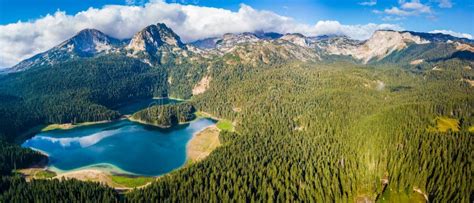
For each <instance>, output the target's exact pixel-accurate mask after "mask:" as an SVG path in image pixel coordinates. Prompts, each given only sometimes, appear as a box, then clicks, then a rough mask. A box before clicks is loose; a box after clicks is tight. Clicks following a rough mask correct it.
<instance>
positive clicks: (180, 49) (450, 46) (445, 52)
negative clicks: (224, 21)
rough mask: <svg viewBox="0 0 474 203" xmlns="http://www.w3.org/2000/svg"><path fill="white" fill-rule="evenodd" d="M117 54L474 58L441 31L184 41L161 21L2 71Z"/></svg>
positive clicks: (65, 46) (156, 58) (81, 39)
mask: <svg viewBox="0 0 474 203" xmlns="http://www.w3.org/2000/svg"><path fill="white" fill-rule="evenodd" d="M103 55H122V56H127V57H131V58H137V59H140V60H142V61H143V62H145V63H148V64H149V65H152V66H153V65H158V64H164V63H168V62H176V61H179V60H182V59H184V58H194V59H195V60H200V59H210V58H218V57H223V56H229V57H224V58H226V59H229V61H228V62H229V63H232V61H231V60H232V59H236V58H237V59H238V60H239V61H241V62H248V63H260V62H262V63H271V62H273V61H275V60H277V61H278V60H284V61H292V60H299V61H314V62H317V61H334V60H341V59H344V60H350V61H354V62H356V63H361V64H380V63H398V64H411V65H418V64H421V63H424V62H432V61H439V60H446V59H450V58H460V59H467V60H469V61H472V60H474V41H473V40H469V39H465V38H457V37H453V36H450V35H445V34H432V33H419V32H411V31H393V30H378V31H376V32H374V34H373V35H372V36H371V37H370V38H369V39H367V40H364V41H360V40H354V39H350V38H348V37H346V36H338V35H332V36H327V35H325V36H316V37H308V36H304V35H302V34H299V33H287V34H279V33H266V32H245V33H238V34H232V33H228V34H224V35H223V36H221V37H214V38H207V39H202V40H197V41H194V42H190V43H183V42H182V41H181V39H180V37H179V36H178V35H177V34H176V33H175V32H174V31H173V30H172V29H170V28H169V27H167V26H166V25H165V24H163V23H158V24H156V25H150V26H147V27H145V28H144V29H143V30H141V31H139V32H138V33H136V34H135V35H134V36H133V37H132V38H131V39H124V40H119V39H115V38H113V37H110V36H108V35H106V34H104V33H102V32H101V31H99V30H96V29H84V30H82V31H80V32H79V33H77V34H76V35H75V36H73V37H72V38H70V39H68V40H66V41H64V42H62V43H61V44H59V45H57V46H55V47H53V48H51V49H50V50H48V51H46V52H43V53H40V54H37V55H35V56H33V57H31V58H29V59H26V60H24V61H21V62H20V63H18V64H17V65H15V66H13V67H11V68H10V69H8V71H7V72H16V71H23V70H27V69H30V68H33V67H37V66H43V65H51V64H56V63H59V62H64V61H68V60H71V59H77V58H90V57H96V56H103Z"/></svg>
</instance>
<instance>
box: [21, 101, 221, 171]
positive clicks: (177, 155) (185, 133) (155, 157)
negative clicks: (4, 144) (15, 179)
mask: <svg viewBox="0 0 474 203" xmlns="http://www.w3.org/2000/svg"><path fill="white" fill-rule="evenodd" d="M144 104H146V103H144ZM156 104H163V103H159V102H157V103H156ZM140 105H141V106H142V107H143V106H144V108H146V107H148V106H150V104H146V105H143V103H142V104H140ZM140 105H139V106H140ZM134 108H135V107H134ZM137 109H138V110H140V109H143V108H141V107H140V108H137ZM133 110H135V109H133ZM215 122H216V121H214V120H211V119H206V118H199V119H196V120H194V121H192V122H189V123H186V124H181V125H178V126H176V127H172V128H169V129H161V128H158V127H153V126H149V125H143V124H139V123H136V122H132V121H130V120H128V119H122V120H117V121H112V122H108V123H100V124H94V125H88V126H80V127H76V128H72V129H67V130H52V131H46V132H41V133H39V134H37V135H35V136H34V137H32V138H31V139H29V140H27V141H25V142H24V143H23V145H22V146H23V147H30V148H33V149H36V150H39V151H41V152H44V153H46V154H48V156H49V163H48V168H49V169H51V170H53V171H56V172H60V173H62V172H68V171H73V170H80V169H87V168H94V169H98V170H105V171H112V172H114V173H121V174H129V175H139V176H158V175H162V174H165V173H168V172H170V171H172V170H174V169H177V168H179V167H181V166H182V165H183V164H184V163H185V162H186V145H187V143H188V141H189V140H190V139H191V138H192V137H193V135H194V134H196V133H198V132H200V131H202V130H203V129H205V128H207V127H209V126H211V125H214V124H215Z"/></svg>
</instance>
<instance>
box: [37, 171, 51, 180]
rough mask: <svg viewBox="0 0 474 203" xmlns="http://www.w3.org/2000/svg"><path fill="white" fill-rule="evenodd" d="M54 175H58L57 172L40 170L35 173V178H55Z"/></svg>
mask: <svg viewBox="0 0 474 203" xmlns="http://www.w3.org/2000/svg"><path fill="white" fill-rule="evenodd" d="M54 176H56V173H55V172H52V171H47V170H42V171H38V172H37V173H36V174H35V178H40V179H41V178H44V179H47V178H53V177H54Z"/></svg>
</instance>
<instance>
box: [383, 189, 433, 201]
mask: <svg viewBox="0 0 474 203" xmlns="http://www.w3.org/2000/svg"><path fill="white" fill-rule="evenodd" d="M376 202H414V203H416V202H420V203H422V202H423V203H424V202H426V200H425V198H424V197H423V195H421V194H419V193H416V192H413V191H411V192H410V194H407V193H405V192H395V191H392V190H390V188H387V189H386V190H385V191H384V192H383V193H382V196H380V197H379V198H378V199H377V201H376Z"/></svg>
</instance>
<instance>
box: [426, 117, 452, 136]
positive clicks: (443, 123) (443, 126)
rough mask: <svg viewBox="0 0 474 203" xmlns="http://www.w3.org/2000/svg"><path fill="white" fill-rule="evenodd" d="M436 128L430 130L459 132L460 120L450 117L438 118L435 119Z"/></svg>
mask: <svg viewBox="0 0 474 203" xmlns="http://www.w3.org/2000/svg"><path fill="white" fill-rule="evenodd" d="M435 122H436V126H435V127H429V128H428V130H429V131H432V132H443V133H444V132H448V130H451V131H453V132H459V120H458V119H454V118H448V117H437V118H436V119H435Z"/></svg>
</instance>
